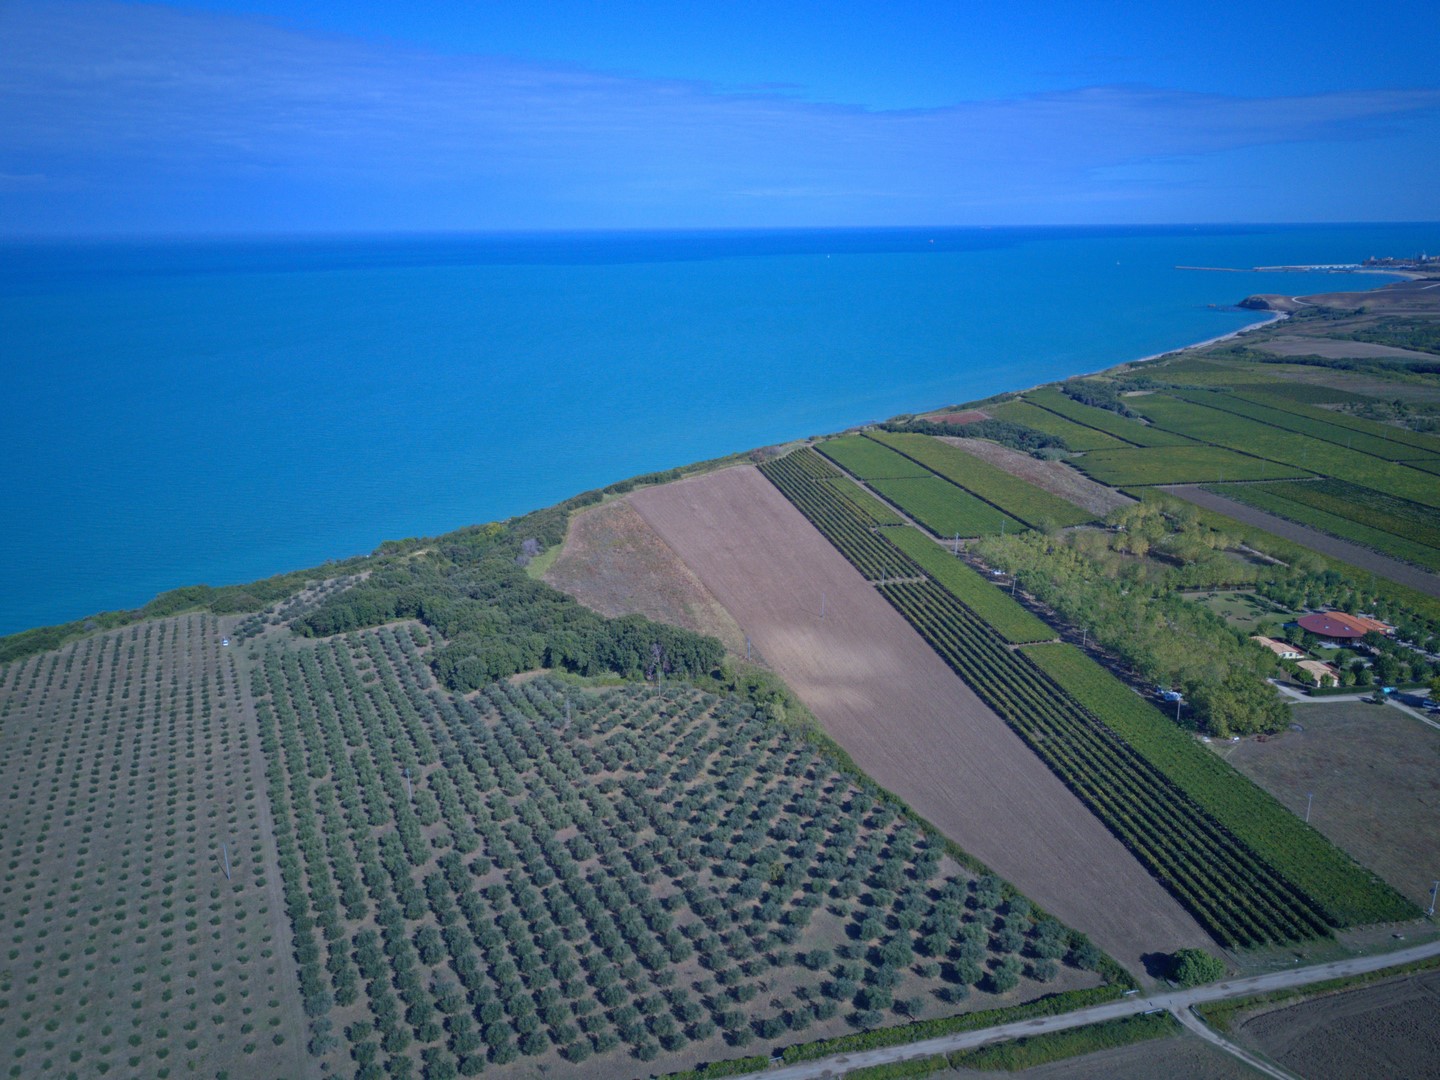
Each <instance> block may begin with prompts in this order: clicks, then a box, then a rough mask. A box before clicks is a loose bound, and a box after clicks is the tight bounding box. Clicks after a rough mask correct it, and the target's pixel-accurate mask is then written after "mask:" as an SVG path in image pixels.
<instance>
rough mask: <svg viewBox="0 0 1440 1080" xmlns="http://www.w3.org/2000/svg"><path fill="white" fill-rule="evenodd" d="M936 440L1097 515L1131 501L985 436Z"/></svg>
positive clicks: (1067, 468) (1062, 465) (1059, 465)
mask: <svg viewBox="0 0 1440 1080" xmlns="http://www.w3.org/2000/svg"><path fill="white" fill-rule="evenodd" d="M940 441H941V442H947V443H949V444H950V445H951V446H955V447H958V448H960V449H961V450H964V451H965V452H966V453H967V454H973V455H974V456H975V457H977V458H980V459H981V460H982V461H988V462H989V463H990V464H991V465H994V466H995V467H996V468H998V469H1004V470H1005V471H1006V472H1008V473H1009V474H1010V475H1011V476H1018V477H1019V478H1020V479H1021V480H1028V481H1029V482H1030V483H1032V484H1034V485H1035V486H1036V487H1038V488H1042V489H1044V490H1045V491H1048V492H1050V494H1051V495H1058V496H1059V497H1060V498H1062V499H1065V500H1066V501H1068V502H1072V503H1074V504H1075V505H1076V506H1078V507H1081V508H1082V509H1084V510H1089V511H1090V513H1092V514H1095V515H1096V516H1097V517H1104V516H1105V515H1106V514H1108V513H1110V511H1111V510H1118V509H1119V508H1120V507H1122V506H1129V505H1130V504H1131V503H1133V502H1134V501H1135V500H1134V499H1132V498H1130V497H1129V496H1128V495H1122V494H1120V492H1118V491H1116V490H1115V489H1114V488H1110V487H1106V486H1105V485H1104V484H1097V483H1096V482H1095V481H1094V480H1091V479H1090V478H1089V477H1088V476H1083V475H1081V474H1080V473H1078V472H1076V471H1075V470H1074V469H1072V468H1071V467H1070V466H1069V465H1066V464H1065V463H1064V462H1063V461H1041V460H1040V459H1039V458H1035V457H1031V456H1030V455H1029V454H1025V453H1021V452H1020V451H1019V450H1012V449H1010V447H1008V446H1001V445H1000V444H999V443H993V442H989V441H988V440H986V439H958V438H955V437H954V436H950V435H942V436H940Z"/></svg>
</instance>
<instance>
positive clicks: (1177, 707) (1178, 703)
mask: <svg viewBox="0 0 1440 1080" xmlns="http://www.w3.org/2000/svg"><path fill="white" fill-rule="evenodd" d="M1182 704H1184V702H1182V701H1181V700H1180V699H1179V698H1176V699H1175V723H1177V724H1178V723H1180V706H1181V705H1182Z"/></svg>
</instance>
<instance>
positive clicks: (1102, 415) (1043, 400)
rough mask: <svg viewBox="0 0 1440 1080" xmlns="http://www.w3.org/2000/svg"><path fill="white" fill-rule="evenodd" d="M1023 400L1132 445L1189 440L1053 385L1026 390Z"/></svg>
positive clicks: (1185, 443)
mask: <svg viewBox="0 0 1440 1080" xmlns="http://www.w3.org/2000/svg"><path fill="white" fill-rule="evenodd" d="M1025 400H1026V401H1028V402H1030V403H1031V404H1032V405H1039V406H1040V407H1041V408H1042V409H1046V410H1048V411H1050V412H1052V413H1055V414H1056V415H1057V416H1063V417H1064V418H1065V419H1067V420H1071V421H1073V422H1074V423H1077V424H1080V425H1083V426H1084V427H1089V428H1094V429H1095V430H1096V431H1103V432H1105V433H1106V434H1107V435H1113V436H1114V437H1115V438H1117V439H1121V440H1123V441H1124V442H1127V443H1130V444H1132V445H1134V446H1189V445H1190V440H1189V439H1187V438H1186V437H1185V436H1184V435H1176V434H1174V433H1173V432H1169V431H1161V430H1160V429H1159V428H1155V427H1151V426H1149V425H1148V424H1142V423H1141V422H1140V421H1139V420H1131V419H1129V418H1128V417H1124V416H1121V415H1120V414H1119V413H1115V412H1111V411H1110V410H1109V409H1097V408H1096V407H1095V406H1093V405H1086V404H1083V403H1082V402H1079V401H1076V400H1075V399H1074V398H1072V397H1070V396H1068V395H1066V394H1064V393H1062V392H1061V391H1059V390H1056V389H1054V388H1052V387H1045V388H1043V389H1040V390H1031V391H1029V392H1028V393H1026V395H1025Z"/></svg>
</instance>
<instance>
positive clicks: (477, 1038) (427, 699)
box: [257, 625, 1096, 1076]
mask: <svg viewBox="0 0 1440 1080" xmlns="http://www.w3.org/2000/svg"><path fill="white" fill-rule="evenodd" d="M426 647H428V639H427V637H426V635H425V634H424V632H423V630H421V629H420V628H418V627H416V626H405V625H400V626H392V627H386V628H382V629H381V630H379V631H371V632H366V633H362V634H357V635H350V636H347V637H346V638H344V639H332V640H330V641H328V642H322V643H321V644H319V645H318V646H317V647H315V648H314V649H304V648H293V647H292V648H275V647H272V648H270V649H268V650H267V651H266V653H265V654H264V657H263V663H262V670H261V672H260V673H257V680H258V682H259V689H260V691H261V692H262V695H263V696H262V697H261V700H260V703H259V705H258V712H259V717H260V723H261V728H262V739H263V742H264V749H265V753H266V757H267V760H268V763H269V769H268V775H269V778H270V783H271V795H272V799H273V800H274V802H275V803H276V805H278V806H282V807H285V808H286V811H287V814H286V819H287V820H290V821H293V823H294V835H293V837H286V836H284V835H282V836H281V838H280V849H281V862H282V866H283V867H284V868H285V874H286V880H285V885H286V890H287V895H289V896H290V897H291V898H292V900H293V901H294V907H293V908H292V917H293V919H294V921H295V925H296V929H297V950H298V951H301V953H302V960H301V985H302V993H303V994H304V997H305V1001H306V1003H307V1009H308V1011H309V1012H310V1013H311V1014H312V1015H319V1016H325V1017H327V1018H328V1019H330V1020H331V1021H332V1022H333V1024H334V1028H335V1030H336V1031H337V1032H343V1033H344V1036H345V1042H346V1043H347V1044H348V1045H336V1046H334V1047H331V1048H330V1049H329V1050H328V1052H327V1053H326V1054H325V1055H324V1060H325V1062H326V1063H328V1065H329V1066H330V1068H331V1069H332V1070H335V1071H343V1070H345V1069H347V1068H349V1067H350V1065H349V1062H351V1061H362V1062H378V1061H381V1060H384V1062H385V1067H386V1069H387V1070H388V1071H390V1072H391V1074H392V1075H393V1073H394V1065H393V1062H394V1061H395V1060H396V1059H397V1058H401V1057H409V1058H410V1059H411V1060H412V1062H413V1063H415V1064H417V1065H422V1066H423V1067H424V1068H425V1069H428V1070H431V1071H438V1072H443V1073H445V1074H450V1075H453V1073H454V1072H456V1071H458V1072H460V1073H462V1074H464V1075H473V1074H474V1073H477V1072H479V1071H481V1070H482V1069H483V1070H485V1071H486V1072H490V1071H492V1070H499V1074H500V1075H525V1076H529V1075H533V1074H534V1072H535V1070H537V1069H539V1070H541V1071H552V1070H553V1071H573V1070H574V1069H575V1068H576V1067H577V1066H579V1065H580V1064H581V1063H584V1066H583V1068H584V1071H585V1074H586V1075H593V1076H612V1075H613V1076H621V1075H633V1074H634V1072H635V1071H636V1070H637V1069H641V1070H643V1071H646V1072H649V1071H652V1070H654V1071H662V1072H663V1071H665V1070H666V1069H670V1068H678V1067H684V1066H686V1065H689V1064H692V1063H693V1062H694V1061H696V1060H716V1059H723V1058H725V1057H730V1056H735V1054H736V1053H737V1049H736V1048H739V1047H744V1046H750V1045H753V1046H754V1049H752V1050H751V1051H749V1052H751V1053H755V1052H761V1053H764V1052H767V1051H769V1050H773V1049H774V1048H776V1047H778V1046H781V1045H785V1044H789V1043H795V1042H803V1041H806V1040H807V1039H813V1038H815V1037H817V1036H825V1035H830V1034H834V1033H837V1032H842V1031H845V1030H849V1029H853V1028H874V1027H880V1026H884V1025H887V1024H894V1023H903V1022H904V1021H905V1020H909V1019H923V1018H929V1017H935V1016H939V1015H948V1014H953V1013H956V1012H960V1011H964V1010H966V1009H967V1008H975V1007H985V1006H986V1005H994V1004H997V1003H999V1004H1004V1003H1006V1002H1011V1001H1020V1000H1025V999H1026V998H1028V997H1033V996H1036V995H1037V994H1038V993H1040V992H1042V990H1051V989H1066V988H1070V987H1078V986H1088V985H1094V983H1095V982H1096V976H1094V975H1093V974H1090V973H1088V972H1085V971H1082V970H1079V969H1078V968H1076V967H1074V966H1067V965H1066V963H1065V961H1066V956H1067V954H1069V953H1070V951H1071V944H1072V939H1071V935H1070V933H1069V932H1068V931H1067V930H1065V929H1064V928H1063V927H1061V926H1060V925H1059V924H1058V923H1055V922H1053V921H1051V920H1047V919H1039V920H1038V921H1037V920H1036V919H1035V918H1033V917H1031V915H1030V908H1029V905H1028V903H1027V902H1025V901H1023V900H1021V899H1012V900H1010V901H1008V902H1007V901H1005V899H1004V898H1003V896H1002V894H1001V889H1000V885H999V883H998V882H997V881H995V880H994V879H978V880H977V879H974V878H972V877H970V876H969V875H967V874H964V873H962V872H961V871H960V870H959V867H958V866H956V865H955V864H954V863H953V862H951V861H950V860H949V859H948V858H946V857H945V856H944V855H943V852H942V851H941V850H940V848H939V847H938V846H937V844H936V842H935V841H932V840H930V839H928V838H927V836H926V835H925V834H924V833H922V832H921V831H920V830H919V829H918V828H917V827H916V826H915V825H914V824H912V823H911V822H910V821H908V820H907V819H906V818H904V817H903V816H901V815H898V814H897V812H896V810H895V808H894V807H893V806H892V805H890V804H887V803H883V802H881V801H879V800H878V799H877V798H876V797H875V796H874V795H867V794H866V793H865V792H864V791H862V790H861V789H859V788H857V787H856V786H855V784H854V782H853V781H851V780H850V779H848V778H846V777H845V776H844V775H842V774H841V773H840V772H839V771H838V769H837V768H836V765H835V764H834V763H833V762H832V761H831V760H829V759H828V758H827V756H826V753H825V752H824V751H822V750H819V749H817V748H816V747H814V746H812V745H810V744H809V743H808V742H807V741H806V740H805V739H804V738H803V737H802V736H801V735H800V734H799V733H797V732H795V731H794V730H792V729H788V728H786V727H784V726H782V725H780V724H777V723H775V722H773V721H770V720H767V719H765V718H764V716H763V714H762V713H760V712H757V711H756V710H755V709H754V708H753V707H752V706H749V705H746V704H744V703H743V702H741V701H738V700H734V699H717V698H714V697H711V696H707V695H704V694H701V693H698V692H696V691H694V690H690V689H685V688H675V689H669V690H664V691H661V690H657V689H654V688H647V687H644V686H638V685H630V686H627V687H620V688H614V689H609V690H606V691H603V692H589V691H585V690H582V689H578V688H576V687H574V686H567V685H566V684H562V683H559V682H554V681H551V680H548V679H546V678H540V679H535V680H530V681H526V682H523V683H519V684H515V683H509V684H507V683H499V684H494V685H492V686H490V687H489V688H487V689H486V690H484V691H482V692H481V693H480V694H479V695H477V696H474V697H471V698H466V697H461V696H458V695H449V694H444V693H441V692H439V691H438V690H437V689H436V687H435V686H434V684H433V683H432V682H431V681H430V676H429V669H428V667H427V666H426V664H425V662H424V659H423V655H422V654H423V651H424V649H425V648H426ZM307 969H308V973H307ZM321 1006H323V1008H321ZM800 1033H805V1034H804V1035H801V1034H800ZM637 1061H638V1062H645V1063H650V1062H656V1064H654V1065H649V1064H646V1065H644V1066H641V1065H637V1064H636V1062H637ZM502 1066H503V1067H505V1068H501V1067H502Z"/></svg>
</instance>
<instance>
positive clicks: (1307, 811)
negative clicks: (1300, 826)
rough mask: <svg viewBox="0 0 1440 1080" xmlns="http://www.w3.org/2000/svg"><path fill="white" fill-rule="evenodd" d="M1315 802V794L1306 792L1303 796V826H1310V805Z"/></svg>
mask: <svg viewBox="0 0 1440 1080" xmlns="http://www.w3.org/2000/svg"><path fill="white" fill-rule="evenodd" d="M1314 801H1315V793H1314V792H1313V791H1311V792H1307V793H1306V795H1305V824H1306V825H1309V824H1310V804H1311V803H1313V802H1314Z"/></svg>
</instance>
